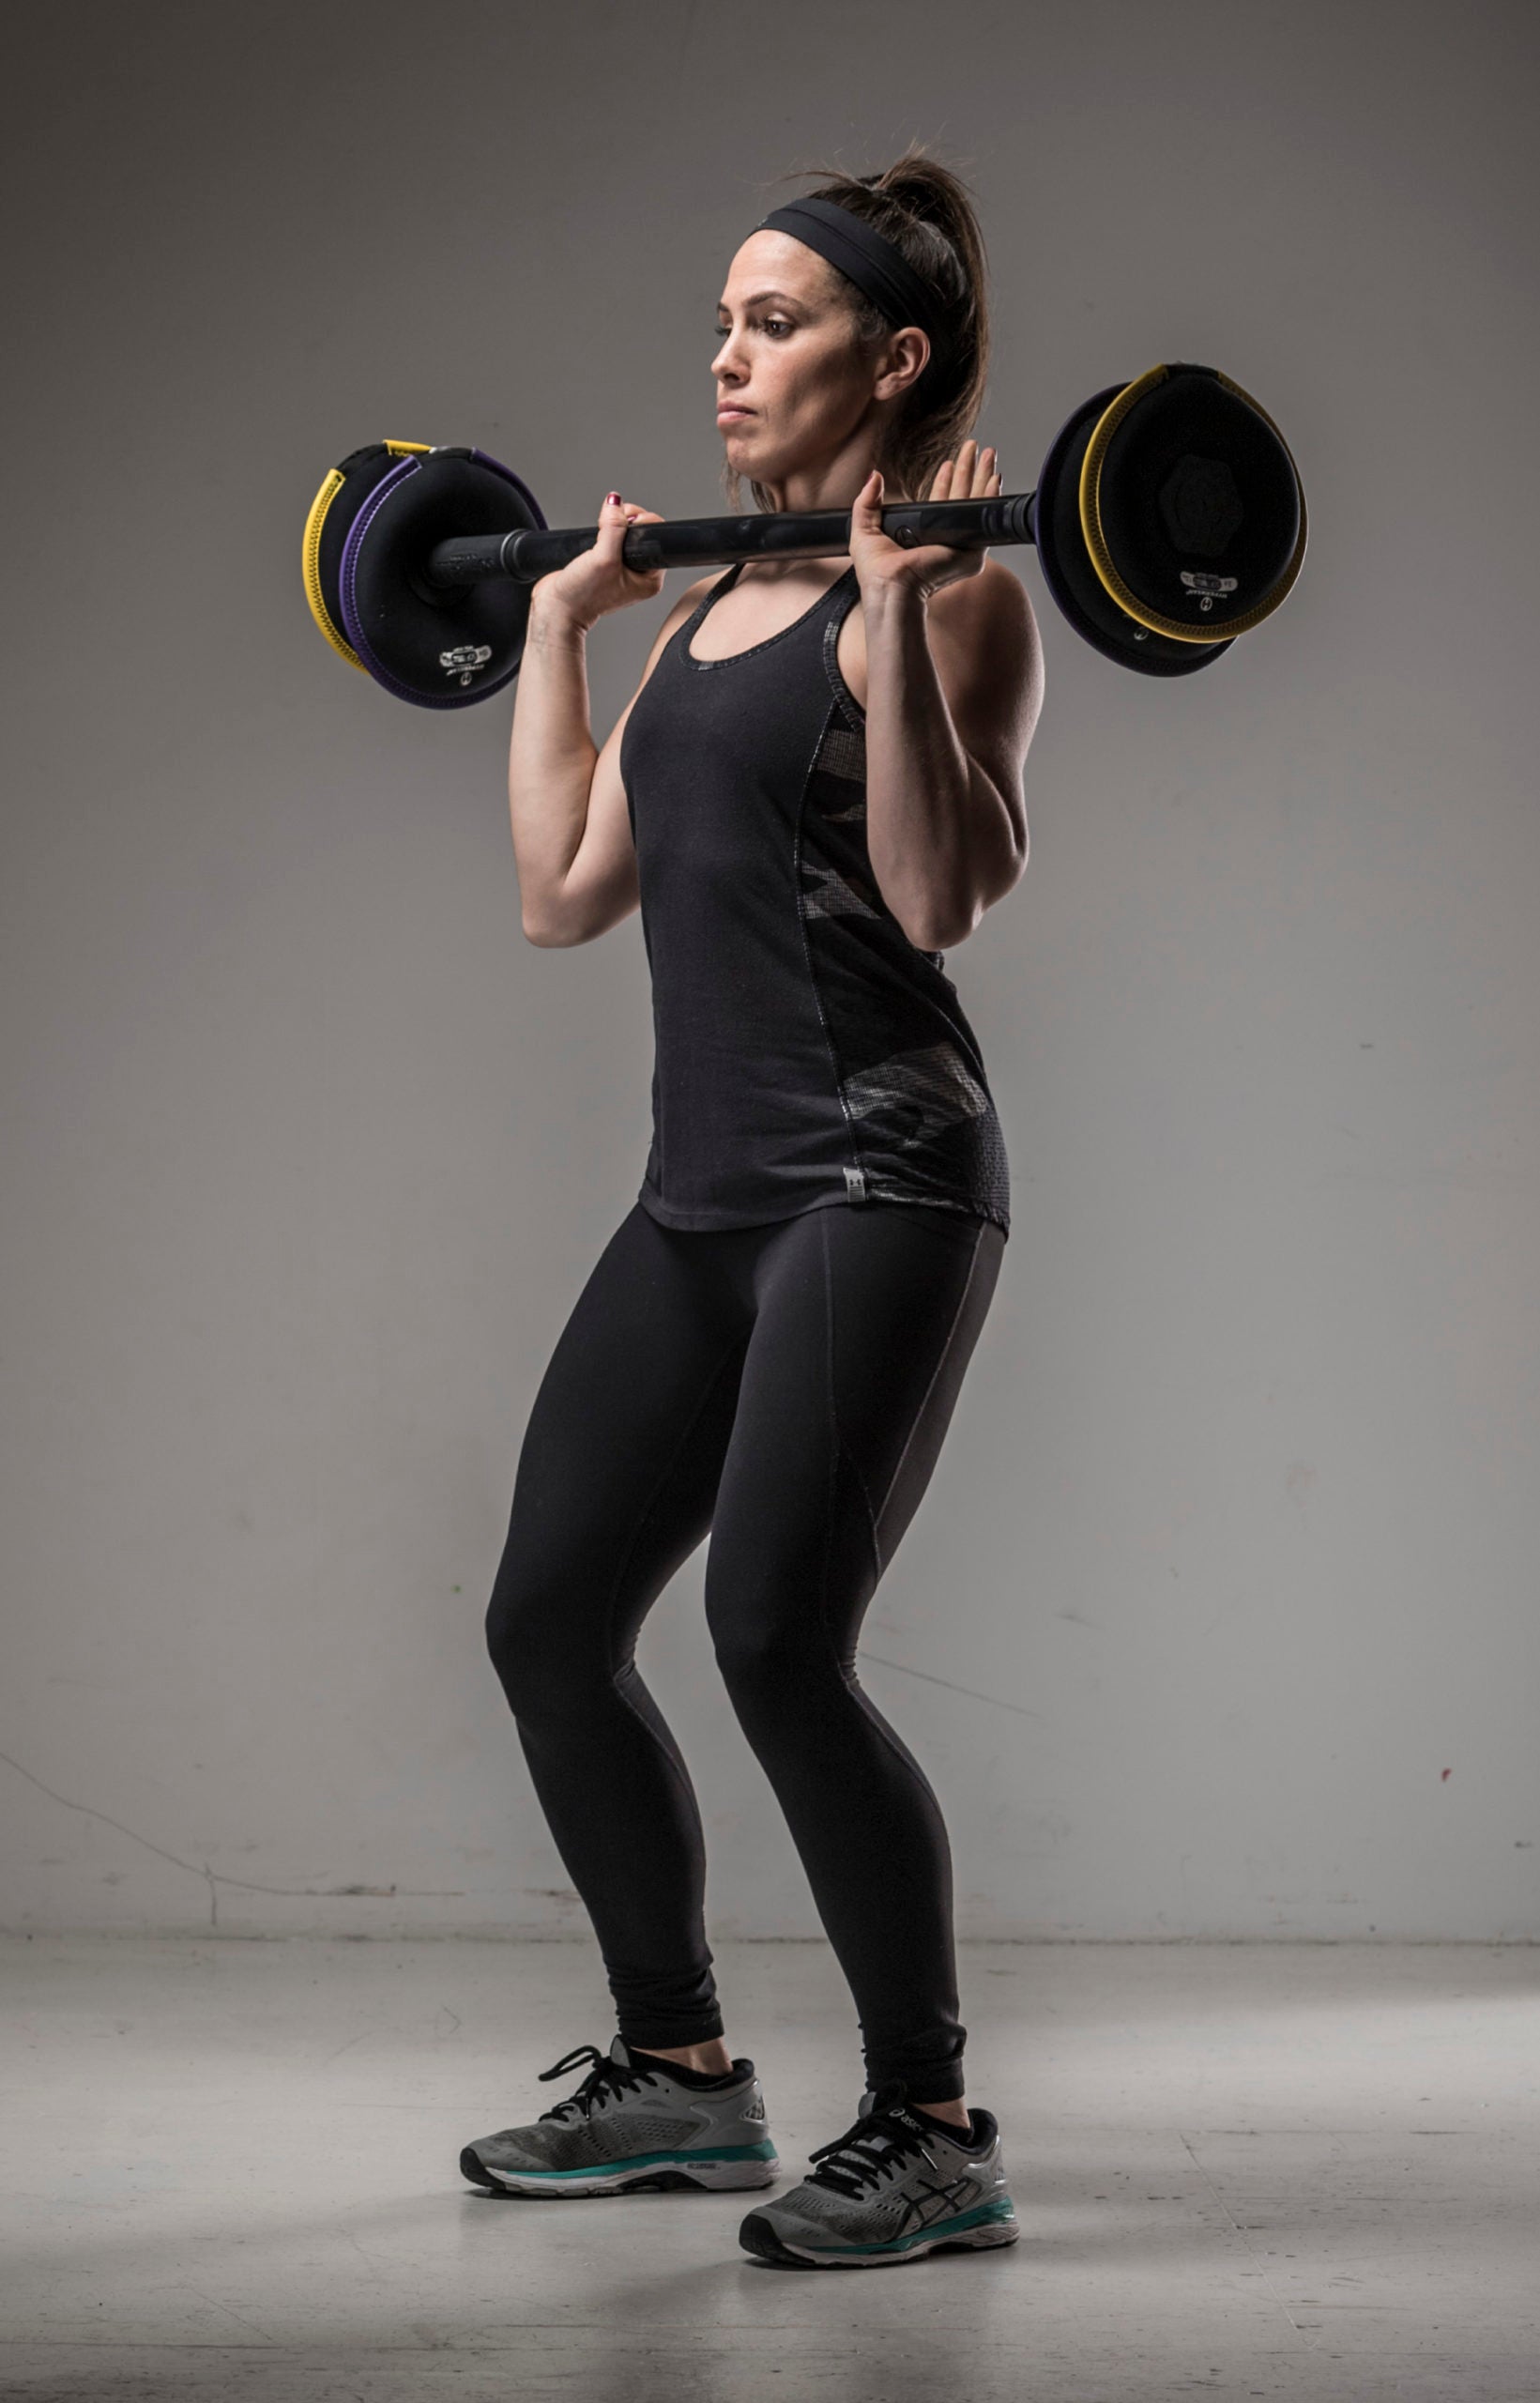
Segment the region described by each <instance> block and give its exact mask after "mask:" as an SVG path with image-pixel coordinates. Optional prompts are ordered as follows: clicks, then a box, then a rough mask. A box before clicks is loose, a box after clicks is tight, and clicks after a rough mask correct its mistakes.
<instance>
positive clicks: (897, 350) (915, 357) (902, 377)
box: [872, 326, 930, 401]
mask: <svg viewBox="0 0 1540 2403" xmlns="http://www.w3.org/2000/svg"><path fill="white" fill-rule="evenodd" d="M929 364H930V343H929V340H928V339H927V337H926V336H925V335H924V334H922V332H921V330H920V329H919V327H918V326H904V327H902V328H901V329H899V331H898V332H897V333H895V334H894V336H893V338H892V342H891V343H890V344H889V345H888V352H887V359H886V362H885V364H884V367H883V371H882V373H881V375H879V376H878V377H877V383H876V385H875V386H874V388H873V393H872V397H873V399H874V400H878V401H896V400H897V399H899V397H900V396H901V395H902V394H903V393H905V392H907V391H911V390H913V388H914V386H915V385H916V384H918V383H919V381H920V378H921V376H922V375H923V374H924V372H925V369H926V368H927V367H928V366H929Z"/></svg>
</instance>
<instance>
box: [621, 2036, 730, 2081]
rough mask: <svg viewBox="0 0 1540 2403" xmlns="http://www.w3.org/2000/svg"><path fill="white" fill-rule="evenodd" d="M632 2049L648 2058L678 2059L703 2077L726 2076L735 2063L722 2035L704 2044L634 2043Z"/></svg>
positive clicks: (711, 2038) (713, 2037)
mask: <svg viewBox="0 0 1540 2403" xmlns="http://www.w3.org/2000/svg"><path fill="white" fill-rule="evenodd" d="M630 2049H631V2050H632V2052H633V2053H640V2054H642V2055H643V2056H644V2058H645V2059H652V2060H660V2061H678V2062H679V2065H680V2067H681V2068H683V2069H694V2070H698V2071H699V2072H700V2074H701V2075H702V2076H703V2077H724V2076H725V2075H726V2074H727V2072H728V2070H730V2069H731V2068H732V2065H733V2057H732V2055H731V2053H730V2052H729V2051H728V2050H727V2044H726V2040H725V2038H724V2037H722V2036H712V2037H709V2039H708V2041H707V2042H706V2043H704V2044H633V2045H632V2046H631V2048H630Z"/></svg>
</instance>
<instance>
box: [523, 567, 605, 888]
mask: <svg viewBox="0 0 1540 2403" xmlns="http://www.w3.org/2000/svg"><path fill="white" fill-rule="evenodd" d="M598 758H599V752H598V749H597V747H596V745H595V743H594V739H593V735H592V733H591V731H590V729H589V726H588V670H587V627H586V626H585V625H583V624H582V623H581V622H580V621H579V620H575V619H573V618H572V616H571V615H570V614H569V613H568V612H567V611H566V610H564V609H562V608H560V607H559V606H556V605H549V604H542V602H541V588H540V586H539V585H537V586H536V587H535V589H534V593H533V595H532V596H531V600H530V608H529V623H528V627H527V629H526V635H525V646H524V658H523V662H522V664H521V666H520V668H519V680H518V687H517V692H516V695H515V698H514V702H513V730H512V733H511V736H510V738H509V749H508V808H509V818H510V822H511V826H512V831H513V856H514V860H515V862H516V864H517V867H518V876H519V897H520V901H521V904H522V907H523V912H524V926H525V932H526V934H529V935H535V934H538V933H539V932H540V931H541V928H542V927H543V926H548V925H549V924H550V923H551V920H552V918H553V916H554V912H555V907H556V904H557V901H558V899H559V896H560V893H561V886H562V881H563V880H564V878H565V877H566V874H567V871H568V869H569V868H570V867H571V866H572V861H573V859H574V858H575V857H576V855H577V848H578V845H579V844H580V843H581V842H582V840H583V833H584V828H585V827H586V826H587V819H588V796H589V793H590V791H591V789H592V786H593V772H594V766H595V763H596V761H597V760H598Z"/></svg>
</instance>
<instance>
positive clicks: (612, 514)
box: [594, 492, 629, 559]
mask: <svg viewBox="0 0 1540 2403" xmlns="http://www.w3.org/2000/svg"><path fill="white" fill-rule="evenodd" d="M628 522H629V521H628V519H627V516H626V504H625V502H624V501H623V500H622V499H621V497H620V496H619V494H618V492H609V493H606V494H605V495H604V497H603V500H602V502H601V503H600V509H599V533H598V538H597V540H596V542H595V543H594V548H595V550H596V551H600V552H602V554H603V556H604V557H605V558H606V559H616V558H618V556H619V551H620V545H621V543H623V542H624V541H625V537H626V526H627V524H628Z"/></svg>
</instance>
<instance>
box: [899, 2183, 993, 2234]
mask: <svg viewBox="0 0 1540 2403" xmlns="http://www.w3.org/2000/svg"><path fill="white" fill-rule="evenodd" d="M978 2192H979V2188H978V2186H977V2185H976V2184H975V2182H974V2181H973V2180H972V2179H971V2178H959V2179H957V2180H956V2181H954V2182H953V2184H952V2185H950V2186H926V2187H924V2188H923V2190H922V2194H919V2195H910V2196H908V2197H907V2205H906V2209H905V2213H904V2217H903V2218H902V2219H901V2220H900V2221H899V2223H898V2229H897V2233H898V2234H899V2235H902V2234H903V2233H904V2231H905V2229H906V2228H907V2227H930V2226H931V2225H932V2223H933V2222H934V2221H936V2220H938V2219H950V2218H951V2216H952V2214H953V2212H960V2211H963V2210H966V2208H967V2206H968V2204H969V2203H970V2202H971V2201H972V2200H973V2199H974V2197H975V2196H976V2195H977V2194H978Z"/></svg>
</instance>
